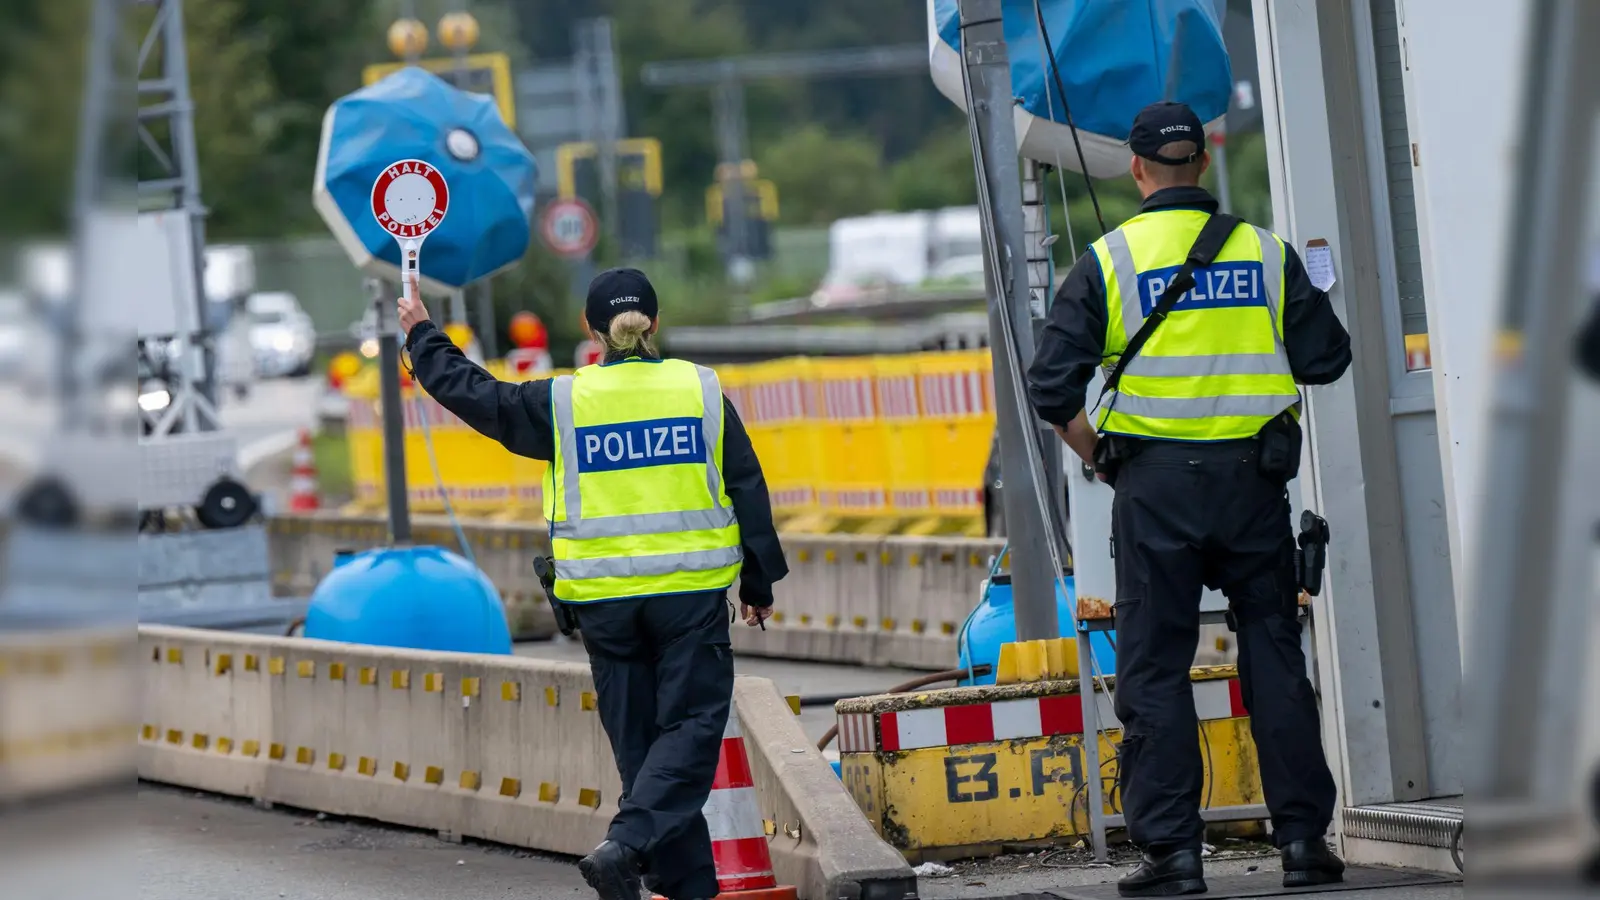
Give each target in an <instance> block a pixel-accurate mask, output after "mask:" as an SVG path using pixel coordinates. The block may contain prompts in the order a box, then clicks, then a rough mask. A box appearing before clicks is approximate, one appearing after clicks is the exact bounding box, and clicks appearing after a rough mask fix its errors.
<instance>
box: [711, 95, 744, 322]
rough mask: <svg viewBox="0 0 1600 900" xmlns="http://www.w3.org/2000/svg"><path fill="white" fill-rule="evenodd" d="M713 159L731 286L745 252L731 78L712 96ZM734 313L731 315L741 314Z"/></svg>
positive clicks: (738, 123) (739, 141)
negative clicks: (716, 163) (716, 164)
mask: <svg viewBox="0 0 1600 900" xmlns="http://www.w3.org/2000/svg"><path fill="white" fill-rule="evenodd" d="M712 112H713V114H714V117H715V119H716V131H717V156H718V157H719V158H720V159H721V160H722V165H721V166H719V167H718V173H717V175H718V178H717V181H718V183H719V184H720V185H721V187H722V207H723V222H724V224H725V225H726V226H727V229H728V246H727V251H728V260H727V262H728V275H729V277H730V278H732V279H733V280H734V281H735V282H737V281H738V280H739V277H738V276H739V274H740V273H742V271H743V269H744V264H743V260H744V257H745V253H746V251H747V250H748V249H749V246H748V245H749V235H748V234H747V233H746V232H747V228H746V224H745V218H746V216H745V213H746V212H747V207H746V204H745V198H744V187H745V185H744V172H743V171H742V167H743V165H744V153H745V151H744V86H743V85H742V84H741V83H740V82H739V80H738V79H737V78H736V77H734V76H733V75H729V76H728V77H727V78H724V79H723V80H721V81H719V82H717V86H716V88H715V90H714V91H713V93H712ZM741 311H742V310H736V311H735V312H736V313H737V312H741ZM736 318H737V316H736Z"/></svg>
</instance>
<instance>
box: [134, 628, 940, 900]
mask: <svg viewBox="0 0 1600 900" xmlns="http://www.w3.org/2000/svg"><path fill="white" fill-rule="evenodd" d="M138 654H139V655H138V672H139V684H140V688H141V690H142V694H143V702H142V704H141V707H140V709H141V718H142V721H141V724H140V729H139V744H138V752H137V760H138V772H139V776H140V777H141V778H144V779H146V780H150V781H156V782H162V783H167V784H174V785H180V786H183V787H190V788H195V789H199V790H205V791H212V792H216V793H220V794H228V795H233V796H239V797H250V798H252V799H255V800H257V801H260V802H266V803H282V804H285V805H288V806H293V807H297V808H303V809H312V810H318V811H321V812H327V813H331V814H335V815H347V816H359V817H363V818H370V819H375V820H378V821H382V822H389V823H392V824H397V825H405V826H409V827H414V828H425V829H430V830H435V831H438V832H440V833H441V834H442V835H446V836H451V837H454V838H457V839H459V838H462V837H474V838H480V839H483V840H489V841H495V842H498V843H504V844H510V845H515V846H520V847H530V848H534V849H539V850H546V851H550V852H555V853H563V854H569V855H581V854H584V853H587V852H588V851H589V850H591V849H593V847H594V846H595V845H596V844H598V843H599V842H600V841H601V840H602V839H603V838H604V836H605V830H606V825H607V823H608V822H609V820H610V818H611V816H612V815H613V814H614V813H615V811H616V802H617V797H618V794H619V792H620V789H621V786H620V783H619V780H618V776H617V771H616V766H615V765H614V764H613V762H612V758H611V749H610V744H609V742H608V741H607V739H606V737H605V733H604V730H603V729H602V727H601V724H600V718H599V716H598V715H597V714H596V712H595V707H596V704H595V695H594V684H593V681H592V679H591V678H590V675H589V670H588V667H586V666H583V665H581V664H576V663H561V662H550V661H542V660H533V659H527V658H523V657H504V656H481V655H475V654H457V653H434V652H424V651H416V650H404V649H394V648H386V647H370V646H364V645H356V644H341V643H334V642H328V641H314V640H307V639H298V638H277V637H262V636H255V635H241V634H231V633H223V632H213V631H201V630H196V629H185V628H164V627H155V626H144V627H141V628H140V629H139V645H138ZM735 704H736V709H737V710H738V713H739V716H740V721H741V723H742V724H743V726H744V729H745V732H746V736H747V737H746V742H747V745H748V748H749V751H750V755H751V767H752V769H753V770H754V775H755V780H756V786H757V791H758V794H759V796H760V802H761V810H762V817H763V820H764V825H765V827H766V830H767V833H768V834H769V835H770V836H771V842H772V843H771V846H772V856H773V864H774V868H775V869H776V871H777V872H778V875H779V877H780V880H781V881H784V882H787V883H791V884H794V885H796V887H798V888H799V889H800V896H801V897H802V898H809V900H836V898H838V897H840V896H853V897H860V898H864V900H865V898H873V897H880V896H881V897H884V898H886V900H900V898H901V897H903V896H906V895H907V892H908V891H909V892H910V893H912V894H914V887H915V877H914V876H913V875H912V873H911V870H910V868H909V867H908V866H907V864H906V862H905V860H904V858H903V857H902V856H901V855H900V854H899V853H898V852H896V851H895V850H894V849H893V848H891V847H889V846H888V845H887V844H885V843H884V842H882V841H881V840H879V839H878V837H877V836H876V834H875V833H874V832H873V830H872V827H871V826H870V825H869V824H868V823H867V821H866V819H865V817H864V816H863V815H862V814H861V812H860V810H859V809H858V808H857V807H856V806H855V804H854V802H852V801H851V799H850V797H849V796H848V795H847V794H846V793H845V791H844V788H843V786H842V785H841V784H840V783H839V781H838V780H837V779H836V778H834V776H833V773H832V771H831V770H830V769H829V768H828V764H827V762H826V761H825V760H824V759H823V757H822V756H821V754H820V753H819V752H818V751H817V750H816V749H815V747H812V746H810V745H809V743H808V742H807V741H806V739H805V736H804V734H803V733H802V732H801V730H800V727H799V724H798V723H797V722H796V721H795V719H794V715H793V713H792V712H791V711H790V709H789V707H788V705H787V704H786V703H785V702H784V701H783V699H782V698H781V697H780V696H779V695H778V692H777V690H776V688H774V687H773V685H772V683H771V682H770V681H766V680H765V679H755V678H748V677H743V676H741V677H740V678H739V679H737V682H736V687H735Z"/></svg>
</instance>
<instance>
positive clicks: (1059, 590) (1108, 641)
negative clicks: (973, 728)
mask: <svg viewBox="0 0 1600 900" xmlns="http://www.w3.org/2000/svg"><path fill="white" fill-rule="evenodd" d="M1061 580H1062V582H1064V583H1065V589H1064V590H1063V587H1062V585H1060V584H1058V585H1057V586H1056V619H1057V620H1058V621H1059V622H1060V624H1061V636H1062V637H1075V635H1074V633H1073V627H1072V623H1073V616H1074V612H1075V609H1076V607H1077V589H1076V587H1075V585H1074V583H1073V578H1072V576H1071V575H1068V576H1067V577H1065V578H1063V579H1061ZM1115 634H1116V632H1104V631H1100V632H1095V633H1093V634H1092V635H1090V640H1089V647H1090V649H1091V651H1093V653H1094V664H1095V668H1096V669H1097V670H1098V672H1099V674H1101V675H1110V674H1112V673H1114V672H1115V671H1116V665H1117V654H1116V651H1115V650H1114V649H1112V642H1113V641H1114V640H1115V639H1116V638H1115ZM1016 639H1017V616H1016V609H1015V608H1014V607H1013V606H1012V603H1011V576H1010V575H1003V574H994V573H991V574H990V576H989V579H988V580H987V581H985V582H984V588H983V599H982V600H980V601H979V603H978V608H977V609H974V610H973V611H972V614H971V615H969V616H968V617H967V621H966V622H965V623H964V624H963V625H962V626H961V632H960V647H961V655H960V663H959V665H960V667H961V668H963V669H969V670H970V669H971V668H972V667H974V666H981V665H984V664H988V665H990V666H993V667H995V668H998V667H999V665H1000V645H1001V644H1009V643H1012V642H1013V641H1015V640H1016ZM960 683H961V684H962V685H974V684H994V672H993V671H991V672H990V673H989V674H988V675H982V676H979V677H978V678H975V679H974V678H964V679H962V680H961V682H960Z"/></svg>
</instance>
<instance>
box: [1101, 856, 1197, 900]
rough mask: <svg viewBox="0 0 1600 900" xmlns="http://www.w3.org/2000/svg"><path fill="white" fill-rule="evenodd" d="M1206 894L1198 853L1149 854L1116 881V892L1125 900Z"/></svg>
mask: <svg viewBox="0 0 1600 900" xmlns="http://www.w3.org/2000/svg"><path fill="white" fill-rule="evenodd" d="M1205 892H1206V879H1205V870H1204V869H1203V868H1202V867H1201V864H1200V851H1199V850H1174V851H1172V852H1171V853H1162V854H1154V853H1151V852H1149V851H1146V852H1145V854H1144V861H1143V862H1141V863H1139V868H1137V869H1134V870H1133V872H1132V873H1131V874H1129V875H1127V876H1124V877H1123V878H1121V879H1119V880H1118V881H1117V893H1119V894H1121V895H1122V896H1124V897H1179V896H1183V895H1185V894H1204V893H1205Z"/></svg>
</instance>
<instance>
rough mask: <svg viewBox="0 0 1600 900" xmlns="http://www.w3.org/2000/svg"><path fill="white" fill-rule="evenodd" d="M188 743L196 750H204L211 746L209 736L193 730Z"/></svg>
mask: <svg viewBox="0 0 1600 900" xmlns="http://www.w3.org/2000/svg"><path fill="white" fill-rule="evenodd" d="M190 745H191V746H193V747H194V748H195V749H196V750H204V749H206V748H207V747H209V746H211V738H209V737H207V736H206V735H203V734H200V733H199V732H195V734H194V737H193V739H192V740H191V741H190Z"/></svg>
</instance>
